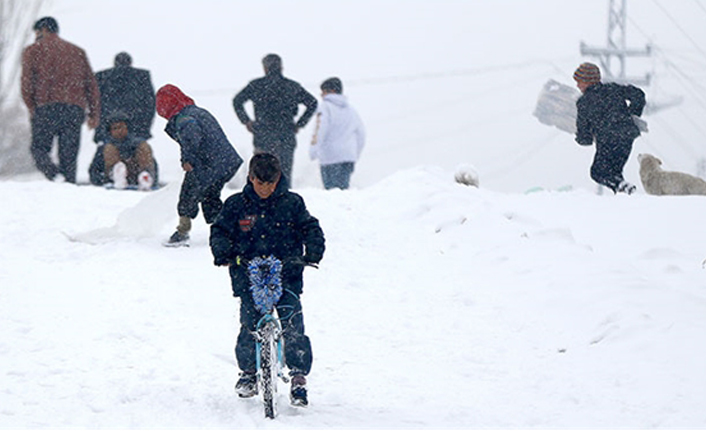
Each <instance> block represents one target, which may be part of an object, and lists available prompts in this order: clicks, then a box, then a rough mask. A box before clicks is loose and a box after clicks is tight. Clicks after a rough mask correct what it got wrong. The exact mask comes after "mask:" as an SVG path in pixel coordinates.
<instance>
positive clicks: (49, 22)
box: [34, 16, 59, 33]
mask: <svg viewBox="0 0 706 431" xmlns="http://www.w3.org/2000/svg"><path fill="white" fill-rule="evenodd" d="M43 28H46V29H47V31H48V32H49V33H58V32H59V23H58V22H56V20H55V19H54V18H52V17H50V16H45V17H44V18H40V19H38V20H37V22H35V23H34V30H41V29H43Z"/></svg>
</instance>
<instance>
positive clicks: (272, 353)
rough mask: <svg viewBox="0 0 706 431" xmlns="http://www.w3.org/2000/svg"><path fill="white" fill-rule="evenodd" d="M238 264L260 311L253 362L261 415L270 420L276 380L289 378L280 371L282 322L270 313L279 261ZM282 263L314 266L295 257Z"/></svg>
mask: <svg viewBox="0 0 706 431" xmlns="http://www.w3.org/2000/svg"><path fill="white" fill-rule="evenodd" d="M241 263H245V264H246V268H247V274H248V277H249V279H250V291H251V294H252V297H253V301H254V302H255V308H256V309H257V310H258V311H259V312H260V313H262V314H263V316H262V318H261V319H260V320H259V321H258V322H257V325H256V326H255V332H254V334H253V335H254V337H255V364H256V370H257V381H258V385H259V386H260V392H261V393H262V401H263V404H264V408H265V417H267V418H269V419H274V417H275V416H276V414H277V398H276V396H277V379H281V380H282V381H283V382H284V383H285V384H287V383H289V378H288V377H287V376H286V375H285V374H284V368H285V364H284V340H283V337H282V324H281V323H280V321H279V318H278V317H275V315H274V311H275V305H276V304H277V302H278V301H279V299H280V297H281V296H282V279H281V274H282V266H283V262H282V261H280V260H279V259H277V258H275V257H274V256H268V257H265V258H262V257H256V258H254V259H252V260H250V261H247V262H241ZM284 264H287V265H302V266H311V267H314V268H316V265H315V264H310V263H306V262H304V261H303V260H302V259H299V258H293V259H287V260H285V262H284Z"/></svg>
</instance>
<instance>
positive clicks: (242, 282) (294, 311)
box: [210, 153, 325, 405]
mask: <svg viewBox="0 0 706 431" xmlns="http://www.w3.org/2000/svg"><path fill="white" fill-rule="evenodd" d="M281 179H282V176H281V170H280V163H279V161H278V159H277V158H276V157H275V156H274V155H272V154H268V153H258V154H255V155H254V156H253V157H252V159H251V160H250V170H249V174H248V183H247V184H246V185H245V187H244V188H243V191H242V192H241V193H237V194H235V195H233V196H231V197H229V198H228V199H227V200H226V202H225V204H224V205H223V209H222V210H221V213H220V214H219V215H218V218H216V221H215V222H214V223H213V225H212V226H211V238H210V245H211V251H212V253H213V257H214V264H215V265H218V266H225V265H228V266H229V271H230V276H231V283H232V288H233V294H234V296H236V297H240V323H241V327H240V334H239V335H238V341H237V345H236V349H235V353H236V358H237V360H238V366H239V367H240V369H241V370H242V373H241V377H240V380H238V384H237V385H236V391H237V392H238V394H239V395H240V396H241V397H244V398H247V397H251V396H254V395H255V394H256V393H257V378H256V377H255V376H256V374H255V373H256V359H255V339H254V337H253V332H254V331H255V328H256V325H257V323H258V321H259V320H260V318H261V317H262V313H260V312H259V311H258V310H257V309H256V306H255V303H254V300H253V297H252V294H251V293H250V285H251V282H250V280H249V278H248V274H247V262H248V261H250V260H252V259H254V258H256V257H267V256H273V257H274V258H276V259H278V260H279V261H281V262H282V264H283V268H282V274H281V282H282V292H283V293H282V296H281V297H280V298H279V300H278V302H277V303H276V305H275V307H276V309H277V315H278V317H279V319H280V322H281V323H282V328H283V336H284V340H285V343H284V346H285V352H284V354H285V361H286V364H287V367H289V369H290V375H291V376H292V388H291V392H290V396H291V399H292V402H293V404H295V405H306V404H307V402H308V401H307V393H306V378H305V376H306V375H308V374H309V371H310V370H311V363H312V353H311V343H310V341H309V337H307V336H306V335H305V334H304V320H303V316H302V307H301V302H300V295H301V293H302V289H303V280H302V270H303V263H311V264H316V263H318V262H319V261H320V260H321V259H322V257H323V255H324V250H325V241H324V233H323V231H322V230H321V227H320V226H319V222H318V220H317V219H316V218H315V217H313V216H312V215H311V214H309V212H308V211H307V209H306V205H305V204H304V200H303V199H302V197H301V196H299V195H298V194H296V193H293V192H290V191H288V190H287V186H286V184H284V182H282V181H281Z"/></svg>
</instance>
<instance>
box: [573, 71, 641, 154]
mask: <svg viewBox="0 0 706 431" xmlns="http://www.w3.org/2000/svg"><path fill="white" fill-rule="evenodd" d="M626 101H629V102H630V104H629V105H628V104H627V103H626ZM644 107H645V93H644V92H643V91H642V90H640V89H639V88H637V87H634V86H632V85H620V84H616V83H608V84H602V83H598V84H595V85H592V86H590V87H588V88H587V89H586V92H585V93H584V94H583V95H582V96H581V97H580V98H579V99H578V100H577V101H576V109H577V113H576V142H578V143H579V144H580V145H591V144H593V139H594V138H595V139H596V143H597V144H598V145H601V144H603V143H613V141H616V140H617V141H627V142H632V140H633V139H635V138H637V137H638V136H639V135H640V130H639V129H638V127H637V125H635V122H634V121H633V119H632V115H636V116H638V117H639V116H640V115H642V110H643V109H644Z"/></svg>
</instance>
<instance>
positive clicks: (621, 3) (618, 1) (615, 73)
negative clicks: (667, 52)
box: [581, 0, 652, 85]
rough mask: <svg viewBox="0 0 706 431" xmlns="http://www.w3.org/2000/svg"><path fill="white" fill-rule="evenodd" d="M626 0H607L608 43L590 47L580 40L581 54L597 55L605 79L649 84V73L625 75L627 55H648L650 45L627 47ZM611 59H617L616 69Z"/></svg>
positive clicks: (650, 53) (622, 82)
mask: <svg viewBox="0 0 706 431" xmlns="http://www.w3.org/2000/svg"><path fill="white" fill-rule="evenodd" d="M626 3H627V0H609V6H608V7H609V10H608V43H607V46H606V47H605V48H599V47H592V46H588V45H586V44H585V43H584V42H581V55H588V56H593V57H598V60H599V62H600V64H601V69H602V70H603V75H604V77H605V81H610V82H617V83H621V84H626V83H631V84H635V85H649V84H650V75H649V73H648V74H645V76H644V77H642V78H637V77H631V78H628V77H627V76H626V70H625V61H626V59H627V57H649V56H651V55H652V46H651V45H646V46H645V48H644V49H628V48H627V46H626V34H627V31H626V22H627V8H626ZM613 60H617V63H618V64H617V66H618V67H617V70H616V69H615V68H613V63H614V61H613Z"/></svg>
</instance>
